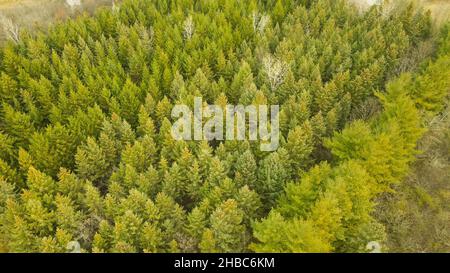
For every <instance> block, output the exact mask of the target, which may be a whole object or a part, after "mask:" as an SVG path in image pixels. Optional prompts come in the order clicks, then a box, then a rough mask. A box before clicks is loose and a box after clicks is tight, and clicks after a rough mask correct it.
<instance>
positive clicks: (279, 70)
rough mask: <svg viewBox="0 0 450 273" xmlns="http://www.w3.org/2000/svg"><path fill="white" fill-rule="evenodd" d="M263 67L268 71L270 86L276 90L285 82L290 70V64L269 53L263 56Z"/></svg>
mask: <svg viewBox="0 0 450 273" xmlns="http://www.w3.org/2000/svg"><path fill="white" fill-rule="evenodd" d="M262 64H263V68H264V72H265V73H266V75H267V77H268V79H269V83H270V88H271V89H272V90H275V89H277V88H278V86H280V85H281V84H282V83H283V82H284V77H285V76H286V73H287V71H288V64H287V63H286V62H284V61H283V60H279V59H277V58H275V57H273V56H272V55H270V54H268V55H266V57H264V58H263V62H262Z"/></svg>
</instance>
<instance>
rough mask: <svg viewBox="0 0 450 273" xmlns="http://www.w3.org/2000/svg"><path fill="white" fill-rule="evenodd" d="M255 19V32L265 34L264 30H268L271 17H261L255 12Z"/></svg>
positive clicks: (253, 16) (253, 17)
mask: <svg viewBox="0 0 450 273" xmlns="http://www.w3.org/2000/svg"><path fill="white" fill-rule="evenodd" d="M252 19H253V30H254V31H255V32H259V33H263V32H264V29H265V28H266V26H267V24H268V23H269V21H270V17H269V16H268V15H265V14H263V15H261V14H259V13H258V12H256V11H255V12H253V14H252Z"/></svg>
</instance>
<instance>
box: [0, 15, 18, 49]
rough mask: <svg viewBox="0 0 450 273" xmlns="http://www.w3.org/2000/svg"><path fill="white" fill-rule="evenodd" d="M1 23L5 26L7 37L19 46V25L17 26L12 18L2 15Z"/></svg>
mask: <svg viewBox="0 0 450 273" xmlns="http://www.w3.org/2000/svg"><path fill="white" fill-rule="evenodd" d="M0 23H1V24H2V26H3V31H4V32H5V35H6V37H7V38H8V39H10V40H11V41H13V42H14V43H16V44H17V43H18V42H19V41H20V28H19V25H17V24H15V23H14V22H13V21H12V19H11V18H8V17H6V16H4V15H3V14H0Z"/></svg>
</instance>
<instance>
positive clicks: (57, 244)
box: [0, 0, 448, 252]
mask: <svg viewBox="0 0 450 273" xmlns="http://www.w3.org/2000/svg"><path fill="white" fill-rule="evenodd" d="M392 12H393V15H392V16H390V17H389V18H385V17H384V16H383V15H382V13H381V12H380V10H379V8H378V7H375V8H373V9H371V10H369V11H368V12H366V13H360V12H359V11H357V10H356V9H354V8H353V7H351V6H350V5H348V3H347V1H344V0H339V1H331V0H317V1H281V0H277V1H269V2H268V3H260V2H258V3H257V1H219V2H217V1H201V2H196V1H171V2H170V5H169V4H168V3H166V2H165V1H143V0H125V1H123V2H122V3H121V4H120V5H119V11H117V10H116V11H113V10H110V9H107V8H103V9H99V10H98V11H97V12H96V13H95V14H94V15H92V16H87V15H83V16H79V17H77V18H74V19H70V20H67V21H65V22H61V23H58V24H55V25H54V26H52V27H50V28H49V29H48V30H47V31H46V32H45V34H44V33H40V32H38V31H37V33H36V34H33V35H23V36H22V37H21V41H20V43H18V44H12V43H8V44H6V45H5V46H4V47H3V48H2V50H1V54H0V59H1V65H0V102H1V106H0V231H1V232H0V251H5V252H38V251H41V252H65V251H67V243H68V242H70V241H73V240H75V241H78V242H79V243H80V244H81V248H82V251H85V252H175V251H176V252H196V251H202V252H245V251H249V250H252V251H277V252H284V251H291V252H328V251H362V250H363V248H364V244H365V243H366V242H367V241H370V240H376V239H377V240H378V239H382V238H383V236H384V234H383V229H382V228H381V227H380V225H379V224H378V223H377V222H376V221H375V220H374V219H373V217H372V211H373V206H374V199H375V197H377V194H378V193H380V192H383V191H386V190H387V189H389V188H390V186H391V184H393V183H395V182H398V181H400V180H401V179H402V178H403V177H404V176H405V175H406V173H407V170H408V166H409V164H410V163H411V161H412V160H413V157H414V155H415V154H416V149H415V146H416V142H417V140H418V138H419V137H420V135H421V133H422V130H421V129H420V128H421V126H420V125H421V119H420V113H421V112H423V111H428V112H431V113H434V112H436V111H440V110H441V109H443V108H442V107H443V106H442V105H441V101H442V100H444V99H445V98H446V96H447V95H448V80H447V79H448V77H446V75H448V68H447V67H448V54H447V53H445V52H444V53H443V52H442V51H439V53H438V56H437V59H436V60H435V61H433V62H430V63H429V65H426V66H424V68H423V69H422V71H421V73H419V74H418V75H414V76H410V78H408V77H406V76H405V77H401V78H400V79H399V80H398V81H393V82H391V83H389V84H388V85H387V86H386V79H387V78H389V77H390V76H391V75H392V74H393V73H395V71H397V70H396V69H397V67H398V65H399V64H400V61H401V60H402V58H406V55H407V54H408V52H410V51H411V50H413V49H415V48H416V47H417V46H418V44H420V43H421V42H423V41H425V40H426V39H428V36H429V34H430V31H431V26H430V24H429V23H430V18H429V16H428V15H427V14H422V13H420V12H418V11H416V10H414V9H413V8H412V7H408V8H398V9H397V10H394V11H392ZM258 18H259V19H258ZM256 19H258V20H259V21H258V20H256ZM261 20H263V21H261ZM190 23H192V25H191V26H192V27H190V26H189V25H190ZM444 32H445V31H444ZM447 32H448V31H447ZM447 40H448V39H447ZM447 40H446V39H441V40H440V41H439V43H440V44H441V48H444V49H445V48H447V42H446V41H447ZM442 50H443V49H442ZM385 86H386V87H385ZM409 89H411V90H409ZM445 89H446V90H445ZM381 90H386V92H381ZM377 91H378V92H377ZM422 91H423V92H422ZM445 91H447V93H445ZM374 95H376V96H377V97H378V98H379V99H380V101H381V103H382V105H383V107H384V110H383V112H382V113H380V114H379V115H378V116H376V117H374V118H373V119H371V120H370V121H369V122H363V121H356V122H353V123H351V124H347V121H348V120H349V116H350V113H351V111H352V110H353V109H355V108H357V107H359V106H360V105H361V104H362V103H363V102H365V101H367V99H369V98H373V97H374ZM195 96H202V97H203V98H204V101H206V102H207V103H218V104H220V105H226V104H255V105H258V104H279V105H280V109H281V112H280V131H281V135H280V148H279V149H278V150H277V151H275V152H272V153H264V152H261V151H260V150H259V149H258V147H259V145H258V144H259V143H256V142H253V141H252V142H245V141H214V142H207V141H202V142H199V143H197V142H194V141H176V140H175V139H174V138H173V137H172V136H171V126H172V124H173V122H174V120H173V119H172V118H171V110H172V108H173V106H174V105H176V104H180V103H183V104H187V105H190V106H192V104H193V98H194V97H195ZM342 129H343V130H342ZM325 139H326V141H324V140H325ZM327 149H329V150H330V151H331V155H330V153H329V152H330V151H328V150H327ZM331 156H332V158H331ZM324 159H326V160H328V159H330V160H328V162H322V163H320V164H318V165H316V163H318V162H320V161H323V160H324Z"/></svg>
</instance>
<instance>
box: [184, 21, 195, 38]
mask: <svg viewBox="0 0 450 273" xmlns="http://www.w3.org/2000/svg"><path fill="white" fill-rule="evenodd" d="M192 35H194V21H192V16H189V17H188V18H187V19H186V20H185V21H184V23H183V36H184V39H186V40H189V39H191V38H192Z"/></svg>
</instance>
